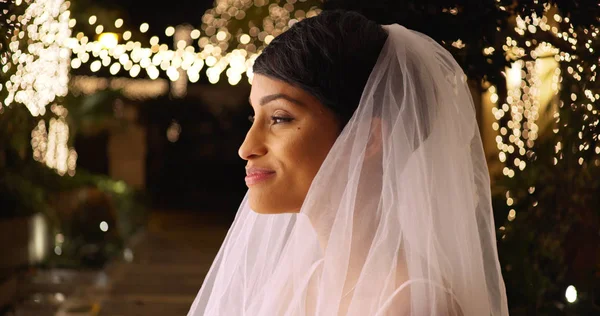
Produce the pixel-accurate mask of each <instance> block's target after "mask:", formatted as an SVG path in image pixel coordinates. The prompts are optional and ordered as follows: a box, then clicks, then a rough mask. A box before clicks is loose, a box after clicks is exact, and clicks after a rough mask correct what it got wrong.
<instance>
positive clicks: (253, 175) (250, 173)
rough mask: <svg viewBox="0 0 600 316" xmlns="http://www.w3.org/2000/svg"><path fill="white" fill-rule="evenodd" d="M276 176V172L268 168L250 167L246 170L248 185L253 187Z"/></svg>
mask: <svg viewBox="0 0 600 316" xmlns="http://www.w3.org/2000/svg"><path fill="white" fill-rule="evenodd" d="M273 176H275V171H274V170H271V169H266V168H258V167H250V168H246V179H245V180H246V185H247V186H251V185H254V184H258V183H261V182H263V181H265V180H268V179H270V178H272V177H273Z"/></svg>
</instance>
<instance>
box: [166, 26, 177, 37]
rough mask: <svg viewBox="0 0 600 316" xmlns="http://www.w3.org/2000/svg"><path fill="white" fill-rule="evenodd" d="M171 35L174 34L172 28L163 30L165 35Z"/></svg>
mask: <svg viewBox="0 0 600 316" xmlns="http://www.w3.org/2000/svg"><path fill="white" fill-rule="evenodd" d="M173 34H175V28H174V27H172V26H169V27H167V29H166V30H165V35H167V36H173Z"/></svg>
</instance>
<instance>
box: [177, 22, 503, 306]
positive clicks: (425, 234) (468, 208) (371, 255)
mask: <svg viewBox="0 0 600 316" xmlns="http://www.w3.org/2000/svg"><path fill="white" fill-rule="evenodd" d="M384 28H385V30H386V31H387V32H388V34H389V36H388V39H387V41H386V43H385V45H384V47H383V49H382V51H381V53H380V56H379V59H378V61H377V64H376V65H375V67H374V69H373V71H372V73H371V75H370V77H369V80H368V82H367V84H366V87H365V89H364V91H363V95H362V98H361V101H360V105H359V106H358V109H357V110H356V112H355V113H354V115H353V116H352V118H351V119H350V121H349V123H348V124H347V125H346V126H345V128H344V129H343V131H342V132H341V134H340V135H339V137H338V139H337V140H336V142H335V144H334V146H333V147H332V148H331V150H330V152H329V154H328V156H327V158H326V159H325V161H324V162H323V165H322V166H321V168H320V170H319V172H318V174H317V175H316V177H315V179H314V180H313V182H312V185H311V187H310V189H309V192H308V194H307V196H306V199H305V201H304V204H303V205H302V208H301V210H300V213H298V214H280V215H264V214H257V213H255V212H253V211H252V210H251V209H250V208H249V205H248V201H247V198H246V199H244V201H243V202H242V204H241V205H240V208H239V210H238V213H237V215H236V218H235V221H234V223H233V225H232V227H231V229H230V230H229V232H228V234H227V237H226V239H225V241H224V243H223V245H222V247H221V249H220V251H219V253H218V255H217V257H216V258H215V261H214V263H213V265H212V267H211V269H210V271H209V273H208V275H207V277H206V279H205V281H204V284H203V285H202V288H201V289H200V292H199V293H198V296H197V297H196V299H195V301H194V303H193V305H192V307H191V309H190V311H189V313H188V316H200V315H211V316H213V315H222V316H241V315H248V316H255V315H261V316H262V315H265V316H277V315H289V316H292V315H294V316H296V315H311V316H312V315H319V316H337V315H352V316H367V315H368V316H383V315H411V316H424V315H436V316H437V315H451V316H467V315H468V316H471V315H473V316H482V315H486V316H487V315H508V309H507V302H506V294H505V287H504V281H503V279H502V275H501V273H500V266H499V262H498V256H497V249H496V235H495V227H494V221H493V216H492V207H491V198H490V182H489V176H488V169H487V164H486V161H485V158H484V153H483V148H482V144H481V139H480V136H479V133H478V127H477V122H476V117H475V108H474V106H473V101H472V99H471V95H470V93H469V90H468V88H467V85H466V83H465V75H464V74H463V72H462V70H461V69H460V67H459V66H458V65H457V63H456V62H455V61H454V59H453V58H452V56H451V55H450V54H449V53H448V52H447V51H446V50H445V49H443V48H442V47H441V46H439V45H438V44H437V43H435V42H434V41H433V40H432V39H430V38H429V37H427V36H425V35H423V34H420V33H417V32H414V31H411V30H408V29H406V28H404V27H402V26H399V25H390V26H384Z"/></svg>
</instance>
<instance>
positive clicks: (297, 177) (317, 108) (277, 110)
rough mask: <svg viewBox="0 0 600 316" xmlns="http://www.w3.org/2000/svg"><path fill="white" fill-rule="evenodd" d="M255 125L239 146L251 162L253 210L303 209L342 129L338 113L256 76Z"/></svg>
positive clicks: (291, 88) (292, 88) (300, 92)
mask: <svg viewBox="0 0 600 316" xmlns="http://www.w3.org/2000/svg"><path fill="white" fill-rule="evenodd" d="M250 104H251V105H252V108H253V110H254V118H253V123H252V126H251V127H250V130H249V131H248V134H247V135H246V139H245V140H244V142H243V144H242V145H241V147H240V149H239V155H240V157H241V158H242V159H244V160H246V161H247V164H246V174H247V176H246V179H245V180H246V184H247V185H248V188H249V190H248V199H249V204H250V208H251V209H252V210H254V211H255V212H257V213H262V214H277V213H296V212H299V211H300V208H301V206H302V203H303V202H304V199H305V197H306V194H307V192H308V189H309V187H310V185H311V183H312V181H313V179H314V177H315V175H316V174H317V172H318V171H319V168H320V167H321V164H322V163H323V161H324V160H325V157H326V156H327V154H328V153H329V150H330V149H331V147H332V146H333V144H334V142H335V140H336V138H337V136H338V135H339V133H340V131H341V126H340V123H339V120H338V119H337V118H336V116H335V114H334V113H333V112H332V111H331V110H330V109H329V108H327V107H325V106H324V105H323V104H322V103H321V102H320V101H318V100H317V99H316V98H315V97H314V96H312V95H311V94H309V93H308V92H306V91H304V90H302V89H300V88H298V87H295V86H293V85H290V84H288V83H286V82H283V81H280V80H276V79H272V78H270V77H267V76H264V75H260V74H255V75H254V78H253V81H252V90H251V93H250Z"/></svg>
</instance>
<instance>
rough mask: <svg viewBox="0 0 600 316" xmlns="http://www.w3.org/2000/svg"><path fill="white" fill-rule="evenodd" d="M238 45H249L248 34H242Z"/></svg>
mask: <svg viewBox="0 0 600 316" xmlns="http://www.w3.org/2000/svg"><path fill="white" fill-rule="evenodd" d="M240 43H242V44H248V43H250V36H249V35H248V34H244V35H242V36H240Z"/></svg>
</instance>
